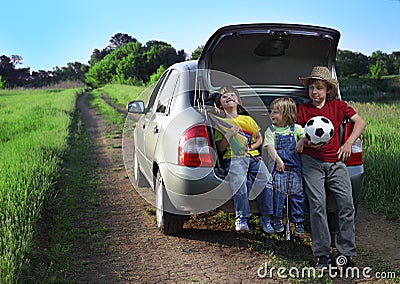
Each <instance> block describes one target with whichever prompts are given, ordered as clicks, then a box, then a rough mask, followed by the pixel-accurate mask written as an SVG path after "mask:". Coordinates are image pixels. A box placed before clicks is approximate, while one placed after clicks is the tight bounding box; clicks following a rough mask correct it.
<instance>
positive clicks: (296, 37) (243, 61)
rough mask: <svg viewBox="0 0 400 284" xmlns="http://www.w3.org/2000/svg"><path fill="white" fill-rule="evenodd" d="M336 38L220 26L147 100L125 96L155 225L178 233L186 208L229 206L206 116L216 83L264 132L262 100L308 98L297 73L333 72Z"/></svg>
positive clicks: (319, 31) (358, 167)
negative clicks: (230, 91)
mask: <svg viewBox="0 0 400 284" xmlns="http://www.w3.org/2000/svg"><path fill="white" fill-rule="evenodd" d="M339 38H340V33H339V32H338V31H336V30H334V29H331V28H325V27H317V26H308V25H296V24H267V23H265V24H242V25H232V26H226V27H222V28H220V29H219V30H217V31H216V32H215V33H214V34H213V35H212V36H211V37H210V39H209V40H208V41H207V43H206V44H205V46H204V49H203V52H202V54H201V57H200V58H199V60H198V61H184V62H180V63H176V64H174V65H172V66H170V67H169V68H168V69H167V70H166V71H165V72H164V74H163V75H162V77H161V78H160V80H159V81H158V82H157V84H156V85H155V87H154V89H153V90H152V93H151V95H150V98H149V101H148V103H147V105H145V103H144V102H143V101H141V100H136V101H132V102H129V103H128V110H129V111H130V113H134V114H140V117H139V118H138V121H137V123H136V126H135V128H134V131H133V141H134V142H133V143H134V145H133V157H132V159H133V166H132V167H133V169H132V170H133V177H134V178H133V181H134V184H135V187H137V188H140V187H143V186H148V187H150V188H151V189H152V192H154V196H155V203H154V205H155V206H156V216H157V226H158V227H159V229H160V230H161V231H162V232H163V233H164V234H176V233H179V232H181V231H182V228H183V223H184V221H185V220H186V219H187V218H188V216H189V215H191V214H197V213H201V212H207V211H210V210H213V209H216V208H222V209H223V210H226V211H230V212H233V203H232V198H231V197H232V192H231V189H230V188H229V184H228V182H227V181H226V173H225V171H224V169H223V166H222V163H223V161H222V160H221V153H218V152H217V150H216V149H217V148H216V146H215V143H214V139H213V135H214V127H215V126H214V125H213V122H212V121H210V117H209V116H210V115H209V114H210V113H215V112H217V111H216V109H215V108H214V97H215V95H216V93H217V90H218V89H219V88H220V87H221V86H222V85H232V86H234V87H236V88H237V89H238V90H239V92H240V97H241V99H242V104H243V106H244V108H245V110H246V112H247V113H248V114H249V115H251V116H252V117H253V118H254V119H255V120H256V121H257V123H258V124H259V126H260V127H261V128H262V130H261V131H262V133H264V131H265V130H266V129H267V127H269V125H270V124H271V122H270V120H269V115H268V106H269V104H270V102H271V101H272V100H273V99H275V98H276V97H279V96H290V97H292V98H293V99H294V100H295V101H296V102H297V103H302V102H305V101H308V100H309V98H308V91H307V89H306V88H305V87H304V86H303V85H302V84H301V83H300V81H299V79H298V78H299V75H301V74H308V73H309V71H310V70H311V69H312V67H313V66H315V65H325V66H328V68H329V69H330V71H331V74H333V76H336V72H335V57H336V51H337V45H338V41H339ZM348 126H351V125H350V124H348ZM344 128H347V127H344ZM343 133H344V131H343ZM344 135H345V134H344ZM353 150H354V152H357V153H354V154H353V158H352V159H351V161H350V162H351V165H349V166H348V169H349V173H350V176H351V180H352V185H353V192H354V200H355V201H356V200H357V197H358V195H359V192H360V190H361V187H362V180H363V174H364V170H363V164H362V145H361V140H357V141H356V143H355V145H354V146H353ZM265 155H266V154H265V153H263V157H264V159H265V161H266V163H267V164H268V157H266V156H265ZM255 197H256V194H255V193H253V192H252V193H251V194H250V204H251V210H252V212H254V213H257V212H258V208H257V205H256V202H255ZM328 208H329V209H328V210H330V211H331V212H333V213H334V212H335V210H336V206H335V204H334V200H331V199H329V201H328ZM333 220H335V219H334V218H333ZM333 223H334V221H333Z"/></svg>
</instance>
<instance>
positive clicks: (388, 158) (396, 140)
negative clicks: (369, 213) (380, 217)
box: [353, 103, 400, 221]
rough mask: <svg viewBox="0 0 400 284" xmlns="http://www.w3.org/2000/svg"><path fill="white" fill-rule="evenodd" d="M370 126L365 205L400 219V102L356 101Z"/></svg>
mask: <svg viewBox="0 0 400 284" xmlns="http://www.w3.org/2000/svg"><path fill="white" fill-rule="evenodd" d="M353 105H354V107H355V109H356V110H357V111H358V113H359V114H360V115H361V116H362V117H363V118H364V119H365V121H366V122H367V126H366V128H365V130H364V133H363V141H364V166H365V180H364V187H363V191H362V194H361V202H362V204H363V205H364V206H366V207H368V208H371V209H373V210H374V211H377V212H381V213H383V214H385V215H386V216H387V217H388V218H389V219H393V220H398V221H400V174H399V173H400V105H399V104H375V103H354V104H353Z"/></svg>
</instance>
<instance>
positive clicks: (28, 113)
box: [0, 89, 78, 283]
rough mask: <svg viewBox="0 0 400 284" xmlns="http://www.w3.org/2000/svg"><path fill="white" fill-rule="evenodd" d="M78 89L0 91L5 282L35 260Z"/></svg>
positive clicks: (0, 276) (0, 248)
mask: <svg viewBox="0 0 400 284" xmlns="http://www.w3.org/2000/svg"><path fill="white" fill-rule="evenodd" d="M77 93H78V90H77V89H67V90H62V91H61V90H47V91H18V92H16V91H0V149H1V151H0V204H1V207H0V283H15V282H16V281H17V280H18V279H19V277H20V273H21V271H22V269H23V268H24V266H26V265H28V264H29V258H28V255H29V254H30V252H31V250H32V239H33V236H34V233H35V225H36V222H37V220H38V218H39V216H40V214H41V212H42V209H43V204H44V203H45V202H46V200H47V199H48V198H49V196H51V195H52V194H53V193H54V184H55V182H56V180H57V178H58V177H59V175H60V166H61V164H62V162H63V155H64V153H65V151H66V149H67V148H68V143H67V142H68V136H69V126H70V123H71V116H72V114H73V112H74V110H75V101H76V97H77Z"/></svg>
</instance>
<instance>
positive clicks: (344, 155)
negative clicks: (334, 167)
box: [337, 143, 351, 162]
mask: <svg viewBox="0 0 400 284" xmlns="http://www.w3.org/2000/svg"><path fill="white" fill-rule="evenodd" d="M337 154H338V159H339V160H340V161H342V162H345V161H347V160H348V159H349V158H350V155H351V145H350V144H349V143H344V144H343V145H342V146H341V147H340V148H339V150H338V151H337Z"/></svg>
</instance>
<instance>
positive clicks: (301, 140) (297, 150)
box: [296, 138, 308, 153]
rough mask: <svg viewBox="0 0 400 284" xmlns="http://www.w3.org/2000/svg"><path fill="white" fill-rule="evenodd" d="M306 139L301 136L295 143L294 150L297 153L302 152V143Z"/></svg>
mask: <svg viewBox="0 0 400 284" xmlns="http://www.w3.org/2000/svg"><path fill="white" fill-rule="evenodd" d="M307 141H308V140H307V139H306V138H301V139H300V140H299V141H298V142H297V144H296V152H297V153H303V149H304V143H306V142H307Z"/></svg>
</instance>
